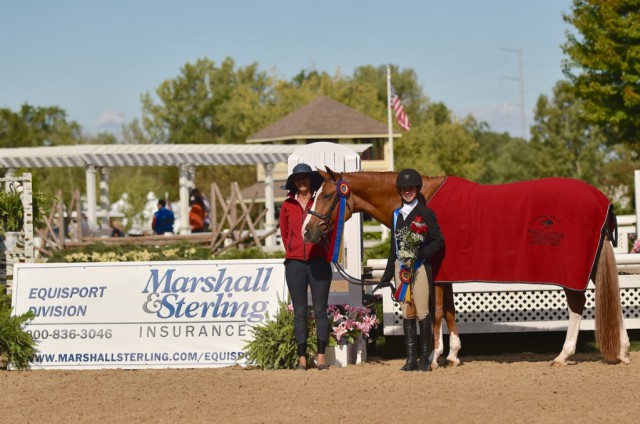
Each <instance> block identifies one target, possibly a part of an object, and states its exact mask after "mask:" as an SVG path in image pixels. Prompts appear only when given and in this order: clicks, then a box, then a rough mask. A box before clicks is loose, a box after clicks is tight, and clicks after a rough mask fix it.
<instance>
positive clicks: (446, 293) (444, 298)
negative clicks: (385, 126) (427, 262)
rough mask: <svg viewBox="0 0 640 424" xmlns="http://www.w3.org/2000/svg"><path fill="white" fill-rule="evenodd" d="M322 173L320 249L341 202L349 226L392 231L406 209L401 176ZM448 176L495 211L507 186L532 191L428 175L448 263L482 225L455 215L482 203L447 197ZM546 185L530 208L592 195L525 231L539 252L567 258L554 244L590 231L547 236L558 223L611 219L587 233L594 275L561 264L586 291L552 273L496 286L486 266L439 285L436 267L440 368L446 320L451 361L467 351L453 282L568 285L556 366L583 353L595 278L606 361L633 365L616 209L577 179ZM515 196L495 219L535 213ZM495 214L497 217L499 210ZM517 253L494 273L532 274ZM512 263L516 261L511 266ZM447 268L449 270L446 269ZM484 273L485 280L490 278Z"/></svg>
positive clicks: (312, 217)
mask: <svg viewBox="0 0 640 424" xmlns="http://www.w3.org/2000/svg"><path fill="white" fill-rule="evenodd" d="M319 172H320V174H321V175H322V177H323V178H324V182H323V184H322V186H321V187H320V189H319V190H318V192H317V193H316V200H315V202H314V205H313V208H312V210H311V212H310V214H309V215H308V216H307V218H306V220H305V222H304V225H303V229H302V230H303V234H304V238H305V240H306V241H309V242H313V243H317V242H320V241H321V240H322V239H323V238H326V237H327V235H328V234H330V232H331V230H332V229H333V228H334V223H335V222H336V220H337V214H338V209H340V208H339V207H338V205H339V203H340V196H342V197H343V198H345V201H344V202H343V204H344V205H345V206H346V207H344V208H343V209H344V212H343V213H344V214H345V215H344V220H345V221H346V220H347V219H348V218H349V217H350V216H351V215H352V214H353V213H357V212H364V213H366V214H368V215H369V216H371V217H372V218H374V219H376V220H377V221H379V222H380V223H382V224H384V225H386V226H387V227H389V228H391V225H392V216H393V210H394V209H396V208H398V207H399V206H400V197H399V195H398V192H397V191H396V187H395V181H396V177H397V173H395V172H350V173H337V172H333V171H331V170H330V169H329V168H327V170H326V172H324V171H319ZM448 178H449V179H450V180H452V181H451V183H452V184H453V182H454V180H455V181H459V182H461V184H463V185H464V184H468V185H474V186H476V187H480V188H481V189H483V190H489V191H488V192H487V193H489V195H488V196H485V197H488V198H489V199H488V200H487V202H491V204H492V207H493V206H494V205H495V198H496V196H494V195H493V194H492V193H493V192H494V191H500V189H501V187H508V188H509V190H511V191H509V192H510V193H514V191H513V189H515V192H516V193H517V192H524V191H526V190H524V189H525V188H526V183H527V182H522V183H511V184H503V185H495V186H489V185H486V186H485V185H480V184H475V183H471V182H469V181H466V180H463V179H460V178H457V177H424V176H423V177H422V182H423V186H422V190H421V194H422V195H423V196H424V199H425V200H426V201H427V206H429V207H432V208H433V209H434V210H435V212H436V215H437V218H438V221H439V223H440V227H441V230H442V232H443V234H444V237H445V245H446V251H445V254H444V260H443V263H444V262H445V261H446V260H447V257H454V256H455V255H456V254H457V252H462V251H465V249H467V250H468V243H465V244H464V245H463V244H461V243H459V242H458V241H457V238H456V237H452V233H455V232H456V231H458V230H459V229H460V228H463V229H465V230H460V231H459V232H464V233H473V232H472V231H471V229H473V228H474V225H476V224H475V223H471V222H464V220H465V219H467V220H469V218H468V217H465V216H460V217H459V216H457V212H455V210H456V209H458V210H463V209H465V210H470V212H467V215H468V214H469V213H471V214H472V215H473V214H474V213H475V211H477V210H478V209H477V206H476V204H475V203H481V202H478V201H476V200H474V205H465V204H464V202H465V201H467V200H468V199H467V198H466V197H464V196H463V195H460V194H456V192H453V194H442V193H443V192H444V190H440V188H441V187H443V186H444V182H445V181H446V180H447V179H448ZM535 181H540V182H545V180H544V179H543V180H535ZM447 183H449V182H447ZM545 183H546V184H547V185H548V186H550V191H551V193H546V194H545V193H540V191H544V190H538V191H535V192H534V193H533V194H530V195H528V197H529V198H531V197H532V199H527V202H529V203H528V205H539V204H545V205H552V206H551V208H552V209H553V205H555V204H558V203H562V202H561V201H560V200H561V199H559V198H558V196H563V197H565V198H566V197H571V198H574V199H575V198H578V197H574V196H575V194H576V193H577V192H578V191H585V192H586V194H585V199H586V201H584V202H580V204H579V205H577V206H574V205H572V204H571V205H570V206H569V207H568V209H570V210H569V212H568V213H569V217H570V219H567V220H563V221H562V222H560V221H561V220H559V219H557V218H556V217H555V216H553V215H546V216H544V217H543V218H537V220H538V221H540V222H538V224H539V225H540V227H536V228H542V229H541V230H536V229H529V230H527V231H524V233H526V234H527V235H526V237H528V243H529V244H532V245H537V248H538V249H539V250H540V249H547V250H549V251H552V254H554V255H556V253H554V252H559V251H558V250H553V249H552V248H549V247H548V246H552V247H553V248H559V247H560V246H561V245H562V243H564V242H565V241H566V239H569V238H571V237H569V236H568V235H570V236H572V235H574V234H576V233H578V234H580V233H585V231H582V230H581V229H578V230H576V229H575V228H574V227H575V226H573V224H571V225H572V226H570V227H569V228H568V229H566V233H563V232H557V231H556V232H553V231H546V232H545V229H546V230H548V229H549V228H552V226H553V225H554V224H558V225H560V224H562V225H566V224H565V222H568V223H573V222H574V221H573V219H574V218H573V217H576V216H578V215H580V216H582V215H588V214H589V212H590V211H591V210H593V209H596V208H598V209H599V210H598V214H599V216H600V217H604V218H603V219H604V220H605V221H606V222H605V223H604V224H605V225H602V226H601V227H598V229H599V234H591V235H587V237H589V238H591V239H593V238H595V241H594V242H593V243H588V244H591V246H592V248H591V251H590V252H592V253H587V254H586V255H587V256H588V260H587V261H586V262H588V266H587V268H589V269H588V270H585V271H586V273H583V272H579V273H575V272H573V271H572V270H571V268H570V267H569V266H568V265H567V267H565V266H564V264H565V263H564V262H562V263H560V266H557V268H561V269H562V270H563V271H565V272H567V273H568V274H570V275H569V276H568V278H569V279H572V278H574V277H575V274H579V275H580V278H582V276H584V280H586V281H584V283H583V284H582V283H580V284H582V285H581V286H580V287H578V288H576V287H569V288H568V287H567V286H566V285H565V284H563V282H561V281H554V280H547V279H544V278H547V277H548V275H546V274H545V275H544V276H543V277H542V278H543V279H542V281H529V280H527V279H519V278H520V277H521V275H516V276H515V277H514V278H515V279H509V278H511V275H508V276H507V277H506V278H504V279H501V280H494V279H492V278H491V277H494V276H493V275H491V277H487V275H486V274H487V272H485V271H482V268H483V265H484V262H482V263H480V266H478V267H477V268H473V267H472V268H471V271H470V273H471V275H465V276H463V277H460V278H459V279H458V277H457V275H456V272H458V270H457V269H456V270H454V273H453V274H454V278H451V279H449V280H446V279H445V280H441V279H439V278H440V277H441V276H440V275H439V271H438V270H437V267H436V266H434V269H435V271H434V281H433V283H434V303H435V309H434V311H433V318H432V320H433V325H434V342H435V343H434V354H433V357H432V367H433V368H437V367H438V358H439V357H440V355H442V354H443V351H444V348H443V343H442V326H441V324H442V319H443V318H444V319H445V321H446V323H447V328H448V330H449V347H450V351H449V354H448V356H447V363H448V365H449V366H456V365H458V364H459V363H460V360H459V358H458V352H459V351H460V348H461V342H460V337H459V333H458V328H457V325H456V320H455V308H454V299H453V288H452V284H451V283H453V282H470V281H478V282H490V281H496V282H504V283H507V282H520V283H522V282H524V283H529V282H534V283H536V282H537V283H541V282H542V283H544V284H555V285H559V286H562V287H563V289H564V292H565V294H566V296H567V303H568V307H569V323H568V327H567V334H566V338H565V342H564V346H563V348H562V351H561V352H560V354H559V355H558V356H557V357H556V358H555V359H554V360H553V362H552V365H567V364H568V363H569V362H568V359H569V358H570V357H571V356H572V355H573V354H574V353H575V349H576V344H577V338H578V334H579V330H580V322H581V319H582V313H583V310H584V305H585V302H586V296H585V290H586V285H587V283H588V280H589V279H592V280H594V283H595V285H596V306H597V307H596V314H595V321H596V323H595V334H596V343H597V345H598V347H599V349H600V352H601V354H602V356H603V358H604V360H605V361H606V362H608V363H618V362H622V363H625V364H628V363H629V359H628V356H627V352H628V349H629V338H628V335H627V332H626V330H625V328H624V323H623V317H622V308H621V305H620V293H619V288H618V273H617V266H616V263H615V255H614V252H613V247H612V245H611V243H610V242H609V239H610V238H611V237H612V235H611V234H610V233H611V231H610V229H611V228H612V226H614V225H615V224H614V221H615V216H614V215H613V214H612V213H611V208H612V207H611V205H610V204H609V202H608V200H607V199H606V198H605V197H604V195H603V194H602V193H600V192H598V191H597V190H596V189H595V188H593V187H591V186H589V185H587V184H585V183H582V182H579V181H577V180H572V179H561V178H555V179H548V181H546V182H545ZM563 185H568V186H569V191H570V193H571V195H570V196H566V194H561V193H560V192H556V191H557V187H561V186H563ZM338 186H339V187H340V189H339V190H338ZM536 187H537V188H539V186H536ZM339 191H340V193H339ZM437 192H439V193H438V196H434V195H435V194H436V193H437ZM446 193H451V192H446ZM456 196H460V197H459V198H457V197H456ZM544 196H546V197H544ZM554 196H555V197H554ZM513 197H514V196H511V198H509V199H508V200H507V201H506V202H505V205H503V206H501V207H500V208H497V207H496V208H493V209H492V208H489V209H491V210H490V212H488V213H489V214H494V215H495V214H496V213H499V214H500V219H502V220H506V218H505V217H508V216H510V215H517V214H518V213H521V212H522V209H531V208H528V207H526V206H525V207H523V206H522V205H514V206H510V203H513V202H512V198H513ZM432 198H433V199H438V198H439V199H440V201H441V202H442V199H444V201H445V202H448V203H452V204H455V205H456V207H455V208H454V211H453V212H447V214H449V215H451V216H445V217H443V216H441V215H438V213H441V212H440V210H438V209H436V208H435V207H434V206H433V205H434V204H435V203H436V201H435V200H433V199H432ZM592 198H597V200H598V202H599V204H598V205H595V204H592V203H593V202H592ZM430 201H431V202H430ZM565 203H566V202H565ZM603 205H604V206H603ZM576 207H578V208H579V209H578V210H574V209H575V208H576ZM603 207H604V208H605V211H604V213H603V212H601V209H602V208H603ZM517 208H520V210H518V209H517ZM607 208H608V209H607ZM494 209H495V211H493V210H494ZM482 213H485V212H482ZM489 218H492V219H493V218H495V217H489ZM447 219H448V221H449V222H451V221H453V222H455V226H448V227H446V228H445V226H443V221H447ZM554 220H555V221H554ZM487 221H490V220H487ZM498 226H500V225H498ZM476 228H477V227H476ZM562 228H566V227H562ZM452 229H453V231H452ZM494 231H495V236H494V238H497V239H500V236H501V233H500V231H501V229H500V228H496V229H495V230H494ZM563 231H565V230H563ZM521 233H522V231H521ZM464 237H465V240H467V241H468V240H471V238H470V237H473V234H472V235H471V236H470V235H469V234H465V235H464ZM580 237H582V236H578V237H577V238H579V239H580V240H582V238H580ZM488 238H491V237H488ZM504 238H506V237H504ZM500 242H501V243H504V240H500ZM456 243H457V244H456ZM483 243H485V244H487V241H485V240H483ZM540 245H542V247H540ZM501 248H502V247H498V248H497V249H501ZM596 248H597V249H596ZM516 250H517V249H513V248H512V247H510V248H509V250H508V251H505V252H498V256H497V257H498V258H505V259H499V260H501V261H502V263H498V264H497V265H496V264H492V265H494V266H492V267H491V266H490V267H489V268H491V270H492V272H494V271H495V270H496V269H499V270H506V271H504V272H506V273H507V274H508V273H510V272H511V273H513V272H515V273H516V274H517V273H518V272H519V269H520V268H526V264H524V265H523V264H522V262H523V261H522V256H523V255H527V254H525V253H523V252H522V251H521V252H517V251H516ZM576 250H584V249H581V248H580V247H578V248H577V249H576V248H573V249H572V251H571V252H570V256H569V259H567V263H568V262H574V261H573V259H575V258H574V256H576V255H577V256H580V255H578V254H576V253H575V251H576ZM467 253H469V252H467ZM578 253H579V254H582V253H583V252H578ZM482 255H483V252H482V251H480V252H478V253H476V252H472V253H471V256H470V257H472V258H473V257H476V256H479V257H483V256H482ZM589 255H591V256H589ZM530 257H531V255H529V256H527V258H526V260H525V261H524V262H526V261H530V259H529V258H530ZM581 257H585V255H581ZM506 258H508V259H506ZM562 258H563V259H562V260H563V261H564V260H565V258H566V256H563V257H562ZM549 259H550V258H549V257H546V258H545V259H544V260H543V261H542V263H540V262H533V264H532V265H533V266H529V268H531V269H533V272H534V273H536V272H539V271H540V270H543V271H542V272H547V271H548V269H549V264H553V263H554V262H553V259H552V258H551V259H552V260H549ZM507 260H508V261H510V262H506V261H507ZM556 262H557V259H556ZM514 264H518V265H517V266H516V265H514ZM473 266H475V265H473ZM442 268H444V266H443V267H442ZM456 268H458V267H456ZM485 268H486V267H485ZM565 268H567V269H568V270H569V271H566V269H565ZM483 272H484V273H485V274H483ZM500 272H502V271H500ZM480 274H482V275H480Z"/></svg>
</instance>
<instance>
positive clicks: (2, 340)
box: [0, 285, 36, 369]
mask: <svg viewBox="0 0 640 424" xmlns="http://www.w3.org/2000/svg"><path fill="white" fill-rule="evenodd" d="M34 317H35V315H34V314H33V312H27V313H24V314H22V315H18V316H11V297H10V296H9V295H7V294H5V288H4V286H3V285H0V368H3V369H4V368H7V366H12V367H14V368H16V369H25V368H29V359H30V358H31V357H32V356H33V355H34V354H35V353H36V348H35V341H34V340H33V338H32V337H31V334H29V333H27V332H26V331H24V327H25V325H27V324H28V323H29V321H31V320H32V319H33V318H34Z"/></svg>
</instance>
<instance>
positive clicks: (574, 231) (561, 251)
mask: <svg viewBox="0 0 640 424" xmlns="http://www.w3.org/2000/svg"><path fill="white" fill-rule="evenodd" d="M427 204H428V206H429V207H430V208H432V209H433V210H434V211H435V213H436V216H437V218H438V223H439V225H440V228H441V230H442V234H443V236H444V239H445V246H446V251H445V255H444V258H443V260H442V263H441V264H440V265H439V266H438V265H436V266H435V267H434V281H435V282H436V283H453V282H471V281H484V282H499V283H540V284H554V285H559V286H562V287H566V288H569V289H574V290H584V289H585V288H586V286H587V284H588V282H589V277H590V274H591V271H592V269H593V268H594V264H595V260H596V258H597V254H598V247H599V245H600V241H601V237H602V234H603V230H604V229H607V230H609V229H610V228H609V227H607V221H608V219H607V218H608V215H609V210H610V207H611V206H610V202H609V200H608V199H607V198H606V197H605V196H604V194H602V192H600V191H599V190H597V189H596V188H594V187H592V186H590V185H588V184H586V183H584V182H582V181H579V180H574V179H568V178H545V179H540V180H532V181H524V182H517V183H510V184H500V185H483V184H477V183H473V182H470V181H467V180H464V179H462V178H457V177H447V179H446V180H445V181H444V182H443V183H442V185H441V186H440V188H439V189H438V191H437V192H436V193H435V194H434V195H433V196H432V197H431V199H430V200H429V201H428V203H427Z"/></svg>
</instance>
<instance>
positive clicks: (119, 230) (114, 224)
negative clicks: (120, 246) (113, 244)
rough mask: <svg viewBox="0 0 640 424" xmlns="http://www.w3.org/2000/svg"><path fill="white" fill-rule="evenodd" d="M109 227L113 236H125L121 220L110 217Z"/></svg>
mask: <svg viewBox="0 0 640 424" xmlns="http://www.w3.org/2000/svg"><path fill="white" fill-rule="evenodd" d="M109 227H110V228H111V237H124V228H123V227H122V224H121V223H120V221H117V220H115V219H113V218H109Z"/></svg>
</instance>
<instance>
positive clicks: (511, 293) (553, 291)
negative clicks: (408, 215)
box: [365, 215, 640, 335]
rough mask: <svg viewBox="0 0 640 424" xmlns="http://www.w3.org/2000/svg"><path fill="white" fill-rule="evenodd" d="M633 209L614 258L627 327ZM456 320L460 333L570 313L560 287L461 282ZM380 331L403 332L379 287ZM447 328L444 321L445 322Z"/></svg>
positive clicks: (637, 273) (588, 310) (635, 318)
mask: <svg viewBox="0 0 640 424" xmlns="http://www.w3.org/2000/svg"><path fill="white" fill-rule="evenodd" d="M635 224H636V217H635V216H634V215H629V216H620V217H618V225H619V227H618V247H617V248H615V251H616V262H617V264H618V271H619V272H620V297H621V302H622V312H623V316H624V322H625V326H626V328H627V329H636V328H640V254H637V253H636V254H634V253H627V252H628V251H629V249H630V246H629V243H628V235H629V234H630V233H635V231H636V227H635ZM385 265H386V259H372V260H369V261H367V264H366V267H365V273H366V274H368V277H369V278H372V279H374V280H378V279H380V277H381V276H382V273H383V272H384V267H385ZM453 291H454V303H455V308H456V322H457V324H458V328H459V329H460V332H462V333H502V332H520V331H564V330H566V326H567V322H568V319H569V315H568V309H567V302H566V298H565V295H564V292H563V290H562V288H560V287H556V286H551V285H538V284H536V285H533V284H491V283H460V284H454V285H453ZM382 297H383V315H384V334H385V335H402V334H403V333H402V314H401V311H400V305H399V304H398V303H397V302H394V301H393V300H392V298H391V291H390V289H388V288H387V289H384V290H383V291H382ZM586 297H587V302H586V305H585V310H584V313H583V315H582V318H583V319H582V323H581V325H580V329H581V330H593V327H594V317H595V315H594V310H595V309H594V307H595V302H594V298H595V286H594V285H593V283H589V286H588V287H587V291H586ZM445 332H446V326H445Z"/></svg>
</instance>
